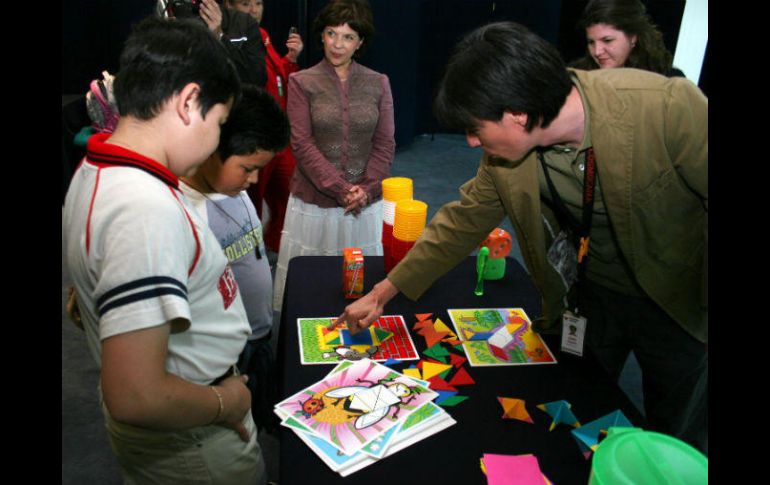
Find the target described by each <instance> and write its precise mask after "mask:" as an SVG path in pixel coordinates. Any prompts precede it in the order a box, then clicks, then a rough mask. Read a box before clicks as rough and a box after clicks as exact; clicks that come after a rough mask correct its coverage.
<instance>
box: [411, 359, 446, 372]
mask: <svg viewBox="0 0 770 485" xmlns="http://www.w3.org/2000/svg"><path fill="white" fill-rule="evenodd" d="M426 362H432V363H434V364H441V365H445V362H440V361H438V360H436V359H420V360H418V361H417V364H416V365H417V368H418V369H420V370H422V366H423V364H425V363H426Z"/></svg>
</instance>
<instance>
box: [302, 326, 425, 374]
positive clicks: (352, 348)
mask: <svg viewBox="0 0 770 485" xmlns="http://www.w3.org/2000/svg"><path fill="white" fill-rule="evenodd" d="M335 321H336V317H321V318H298V319H297V335H298V336H299V356H300V360H301V361H302V364H303V365H310V364H337V363H339V362H340V361H342V360H360V359H361V358H369V359H371V360H374V361H376V362H385V361H387V360H388V359H396V360H417V359H419V355H418V353H417V349H416V348H415V346H414V342H413V341H412V337H411V335H409V331H408V330H407V328H406V323H405V322H404V317H402V316H401V315H386V316H382V317H380V318H379V319H378V320H377V321H376V322H374V323H373V324H372V325H371V326H370V327H369V328H368V329H366V330H364V331H361V332H358V333H357V334H355V335H351V334H350V332H349V331H348V329H347V327H346V326H345V324H344V323H340V324H339V325H336V324H335V325H334V326H332V324H333V323H334V322H335ZM372 345H377V346H379V348H380V349H379V350H378V351H377V352H376V353H374V354H371V355H369V354H368V353H367V352H366V351H367V349H369V348H370V347H371V346H372Z"/></svg>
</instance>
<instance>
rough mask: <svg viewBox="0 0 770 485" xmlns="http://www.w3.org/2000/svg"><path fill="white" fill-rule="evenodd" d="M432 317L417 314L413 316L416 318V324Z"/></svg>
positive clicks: (428, 314)
mask: <svg viewBox="0 0 770 485" xmlns="http://www.w3.org/2000/svg"><path fill="white" fill-rule="evenodd" d="M432 315H433V314H432V313H417V314H415V315H414V316H415V317H417V321H418V322H421V321H423V320H426V319H428V318H430V317H431V316H432Z"/></svg>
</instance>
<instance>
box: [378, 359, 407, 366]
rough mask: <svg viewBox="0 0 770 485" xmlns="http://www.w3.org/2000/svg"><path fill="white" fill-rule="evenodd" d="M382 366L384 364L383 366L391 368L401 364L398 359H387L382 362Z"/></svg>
mask: <svg viewBox="0 0 770 485" xmlns="http://www.w3.org/2000/svg"><path fill="white" fill-rule="evenodd" d="M383 364H385V365H387V366H392V365H399V364H403V362H401V361H400V360H398V359H388V360H386V361H385V362H383Z"/></svg>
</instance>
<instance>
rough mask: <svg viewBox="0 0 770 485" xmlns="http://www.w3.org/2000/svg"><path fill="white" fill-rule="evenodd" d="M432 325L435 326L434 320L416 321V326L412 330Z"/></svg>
mask: <svg viewBox="0 0 770 485" xmlns="http://www.w3.org/2000/svg"><path fill="white" fill-rule="evenodd" d="M432 326H433V320H423V321H419V322H417V323H415V324H414V326H413V327H412V330H420V329H422V328H425V327H432Z"/></svg>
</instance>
